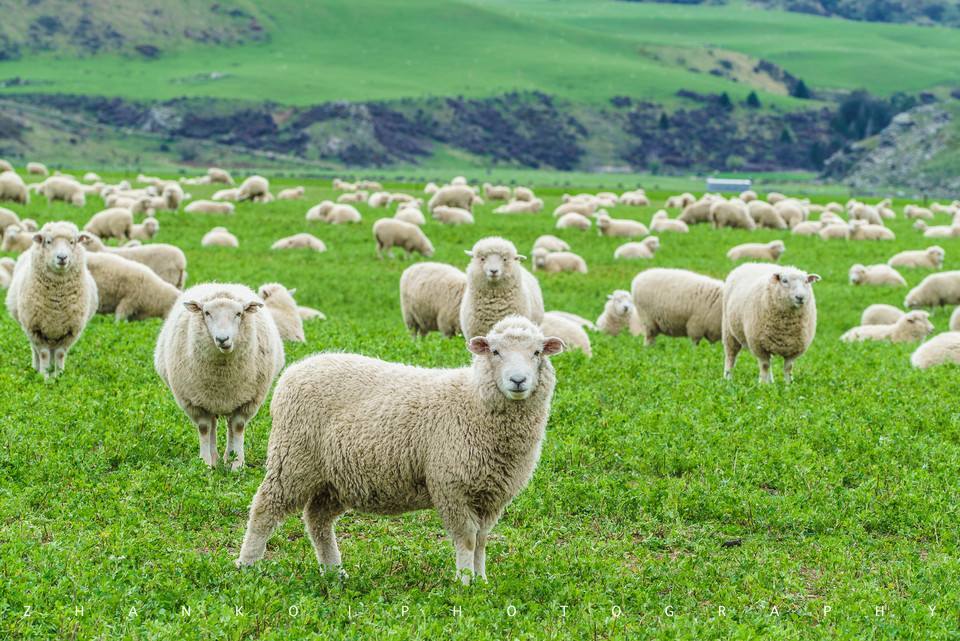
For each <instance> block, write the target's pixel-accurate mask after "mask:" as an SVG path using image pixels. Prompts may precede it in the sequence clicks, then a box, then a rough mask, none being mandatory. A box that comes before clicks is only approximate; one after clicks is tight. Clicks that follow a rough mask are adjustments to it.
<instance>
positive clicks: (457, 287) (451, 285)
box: [400, 263, 467, 338]
mask: <svg viewBox="0 0 960 641" xmlns="http://www.w3.org/2000/svg"><path fill="white" fill-rule="evenodd" d="M466 288H467V275H466V274H464V273H463V272H462V271H460V270H459V269H457V268H456V267H453V266H452V265H444V264H443V263H419V264H417V265H411V266H410V267H407V268H406V269H405V270H403V274H401V276H400V311H401V313H402V315H403V322H404V324H405V325H406V326H407V329H409V330H410V332H411V333H412V334H413V335H414V336H426V335H427V334H429V333H430V332H440V333H441V334H443V335H444V336H446V337H448V338H449V337H451V336H456V335H457V334H460V333H461V332H460V306H461V304H462V302H463V292H464V291H465V290H466Z"/></svg>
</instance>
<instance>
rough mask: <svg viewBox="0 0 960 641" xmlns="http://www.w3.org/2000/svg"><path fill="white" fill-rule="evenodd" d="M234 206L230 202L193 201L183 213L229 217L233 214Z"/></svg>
mask: <svg viewBox="0 0 960 641" xmlns="http://www.w3.org/2000/svg"><path fill="white" fill-rule="evenodd" d="M234 209H235V207H234V205H233V203H230V202H223V201H215V200H195V201H193V202H192V203H190V204H189V205H187V206H186V207H184V208H183V211H184V212H185V213H187V214H225V215H230V214H232V213H233V212H234Z"/></svg>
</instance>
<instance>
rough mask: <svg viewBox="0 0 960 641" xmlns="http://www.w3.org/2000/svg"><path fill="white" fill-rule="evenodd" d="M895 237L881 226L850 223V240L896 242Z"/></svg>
mask: <svg viewBox="0 0 960 641" xmlns="http://www.w3.org/2000/svg"><path fill="white" fill-rule="evenodd" d="M896 238H897V237H896V235H895V234H894V233H893V232H892V231H890V230H889V229H887V228H886V227H884V226H883V225H873V224H870V223H866V222H864V221H862V220H854V221H852V222H851V223H850V240H896Z"/></svg>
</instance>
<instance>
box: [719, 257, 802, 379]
mask: <svg viewBox="0 0 960 641" xmlns="http://www.w3.org/2000/svg"><path fill="white" fill-rule="evenodd" d="M818 280H820V277H819V276H818V275H816V274H807V273H806V272H804V271H801V270H799V269H796V268H794V267H780V266H778V265H770V264H768V263H746V264H744V265H740V266H739V267H737V268H736V269H734V270H733V271H732V272H730V274H729V275H728V276H727V280H726V282H725V283H724V285H723V351H724V357H725V358H724V368H723V376H724V378H728V379H729V378H731V377H732V376H733V367H734V365H735V364H736V362H737V355H738V354H739V353H740V350H741V349H742V348H743V347H744V346H746V347H747V349H749V350H750V352H751V353H752V354H753V355H754V356H756V358H757V362H758V363H759V364H760V382H761V383H772V382H773V372H771V371H770V357H771V356H774V355H777V356H782V357H783V380H784V382H786V383H789V382H790V380H791V378H792V372H793V362H794V361H795V360H796V359H797V358H798V357H800V356H801V355H803V353H804V352H805V351H807V348H808V347H810V343H812V342H813V337H814V335H815V334H816V332H817V301H816V299H815V298H814V295H813V287H812V284H813V283H815V282H817V281H818Z"/></svg>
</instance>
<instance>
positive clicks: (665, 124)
mask: <svg viewBox="0 0 960 641" xmlns="http://www.w3.org/2000/svg"><path fill="white" fill-rule="evenodd" d="M660 128H661V129H669V128H670V118H668V117H667V112H666V111H664V112H662V113H661V114H660Z"/></svg>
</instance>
